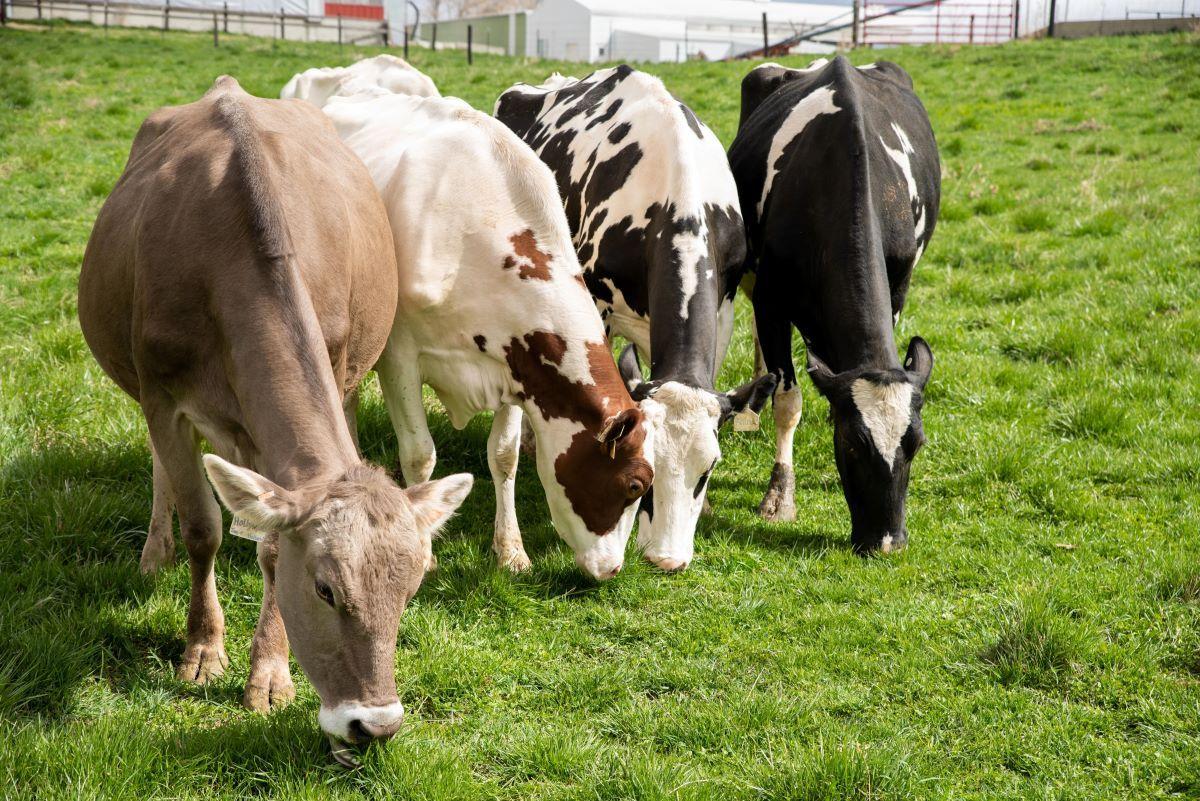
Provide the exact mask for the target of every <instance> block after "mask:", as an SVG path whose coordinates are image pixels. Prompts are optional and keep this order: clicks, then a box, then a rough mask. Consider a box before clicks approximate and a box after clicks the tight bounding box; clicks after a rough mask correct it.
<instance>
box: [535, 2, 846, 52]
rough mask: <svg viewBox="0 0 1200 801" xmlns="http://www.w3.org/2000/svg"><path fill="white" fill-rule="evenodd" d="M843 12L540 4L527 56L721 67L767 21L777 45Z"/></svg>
mask: <svg viewBox="0 0 1200 801" xmlns="http://www.w3.org/2000/svg"><path fill="white" fill-rule="evenodd" d="M848 11H849V9H848V7H847V6H846V5H833V4H828V5H826V4H816V3H780V2H769V1H768V0H655V2H652V3H647V2H640V1H639V0H540V2H539V3H538V4H537V6H536V7H535V8H534V9H533V11H532V13H531V14H530V18H529V21H528V36H529V37H530V46H529V52H531V53H534V54H536V55H539V56H543V57H545V58H556V59H565V60H568V61H588V62H594V61H616V60H619V61H684V60H687V59H689V58H707V59H719V58H724V57H726V56H730V55H736V54H738V53H741V52H744V51H747V50H751V49H754V48H761V47H762V43H763V15H764V14H765V15H766V20H767V35H768V38H769V39H770V40H771V41H772V42H775V41H778V40H781V39H785V38H787V37H789V36H793V35H795V34H797V33H801V32H803V31H805V30H810V29H812V28H815V27H817V26H820V25H823V24H824V23H826V22H827V21H829V20H830V19H833V18H837V17H842V16H845V15H847V13H848ZM805 49H812V50H814V51H820V50H823V49H824V50H829V49H832V48H831V47H830V46H828V45H810V46H809V47H807V48H805Z"/></svg>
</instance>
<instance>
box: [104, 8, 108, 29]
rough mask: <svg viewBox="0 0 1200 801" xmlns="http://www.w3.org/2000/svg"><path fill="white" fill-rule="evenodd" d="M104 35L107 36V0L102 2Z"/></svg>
mask: <svg viewBox="0 0 1200 801" xmlns="http://www.w3.org/2000/svg"><path fill="white" fill-rule="evenodd" d="M104 35H105V36H108V0H104Z"/></svg>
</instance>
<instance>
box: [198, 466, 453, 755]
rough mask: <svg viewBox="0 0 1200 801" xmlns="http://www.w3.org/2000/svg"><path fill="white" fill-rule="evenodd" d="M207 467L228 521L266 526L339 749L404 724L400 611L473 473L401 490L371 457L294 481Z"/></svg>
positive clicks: (287, 615) (279, 593)
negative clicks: (286, 484) (319, 478)
mask: <svg viewBox="0 0 1200 801" xmlns="http://www.w3.org/2000/svg"><path fill="white" fill-rule="evenodd" d="M204 466H205V469H206V470H207V472H208V477H209V480H210V481H211V482H212V485H213V487H215V488H216V490H217V494H218V495H219V496H220V497H221V501H222V502H223V503H224V504H225V505H226V506H227V507H228V508H229V510H230V512H232V513H233V515H234V518H235V524H237V525H243V526H246V527H248V528H249V529H251V530H253V531H257V532H259V533H260V534H261V535H262V536H263V541H262V543H261V544H260V545H259V553H260V557H263V556H264V553H269V552H270V551H271V550H272V549H276V553H277V558H276V560H275V597H276V599H277V601H278V604H279V612H280V614H281V615H282V616H283V623H284V628H285V629H286V631H287V637H288V641H289V642H290V643H291V647H292V651H293V652H294V653H295V655H296V661H297V662H299V663H300V667H301V668H303V670H304V672H305V674H306V675H307V676H308V678H309V680H310V681H311V682H312V684H313V687H315V688H316V690H317V694H318V695H319V696H320V697H321V711H320V715H319V716H318V719H319V720H320V723H321V729H322V730H323V731H324V732H325V734H326V735H327V736H328V737H329V740H330V742H331V744H332V745H333V751H334V755H335V756H336V757H337V758H338V760H339V761H341V762H344V763H346V762H349V761H352V757H350V756H349V754H348V753H347V751H346V749H347V747H348V746H350V745H358V744H363V743H366V742H369V741H370V740H373V739H386V738H387V737H390V736H391V735H393V734H395V733H396V731H397V730H398V729H399V728H400V724H401V721H402V720H403V717H404V707H403V706H402V705H401V703H400V699H399V698H398V697H397V695H396V676H395V664H396V659H395V657H396V633H397V629H398V628H399V625H400V615H401V613H402V612H403V611H404V608H405V606H407V604H408V602H409V600H410V599H411V598H412V597H413V595H414V594H415V593H416V591H417V588H418V587H420V586H421V579H422V578H423V577H424V575H425V570H426V568H427V567H428V566H429V563H430V561H431V557H432V550H431V542H432V538H433V535H434V534H435V533H436V532H437V531H438V529H439V528H441V526H442V525H443V524H444V523H445V522H446V520H447V519H449V517H450V515H451V514H453V512H454V510H455V509H457V508H458V506H459V504H461V503H462V502H463V500H464V499H465V498H466V497H467V493H468V492H470V490H471V482H472V478H471V476H470V475H469V474H466V473H463V474H460V475H454V476H449V477H447V478H443V479H439V480H437V481H429V482H426V483H424V484H418V485H417V486H415V487H412V488H410V489H401V488H400V487H398V486H396V484H395V483H394V482H393V481H392V480H391V479H390V478H388V476H387V475H386V474H385V473H384V472H383V471H382V470H381V469H379V468H378V467H374V466H371V465H367V464H358V465H356V466H354V467H351V468H350V469H349V470H348V471H347V472H346V473H345V474H344V475H343V476H341V477H340V478H337V479H335V480H333V481H328V482H320V483H317V484H314V485H312V486H305V487H300V488H297V489H292V490H289V489H284V488H283V487H280V486H279V485H277V484H275V483H274V482H272V481H270V480H268V479H266V478H264V477H263V476H260V475H259V474H258V473H255V472H254V471H252V470H247V469H245V468H242V467H237V466H236V465H233V464H230V463H229V462H226V461H225V460H223V459H221V458H219V457H217V456H213V455H211V454H210V455H206V456H205V457H204ZM269 561H270V560H269V559H264V562H265V563H269Z"/></svg>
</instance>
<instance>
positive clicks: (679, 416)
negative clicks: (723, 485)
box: [618, 345, 775, 571]
mask: <svg viewBox="0 0 1200 801" xmlns="http://www.w3.org/2000/svg"><path fill="white" fill-rule="evenodd" d="M618 366H619V368H620V370H621V378H622V379H623V380H624V381H625V385H626V386H627V387H628V388H629V394H630V395H631V396H632V397H633V399H634V400H636V401H638V402H639V404H640V405H641V407H642V409H643V410H644V411H645V412H646V413H647V414H648V415H650V416H651V417H653V418H655V419H657V420H661V421H662V422H661V423H659V424H658V425H657V427H656V439H655V442H654V487H653V488H652V489H651V490H650V492H648V493H646V497H645V499H644V500H643V501H642V509H641V515H640V520H639V522H638V549H639V550H641V552H642V555H643V556H645V557H646V559H647V560H649V561H650V562H652V563H653V564H655V565H657V566H658V567H660V568H662V569H663V570H667V571H675V570H682V569H684V568H685V567H687V565H688V562H690V561H691V560H692V554H693V550H694V543H695V538H696V522H697V520H698V519H699V518H700V511H701V509H702V508H703V507H704V494H705V492H706V491H707V490H708V477H709V475H710V474H711V473H712V470H713V468H714V467H716V466H717V462H719V461H720V460H721V445H720V443H719V442H718V441H717V431H718V430H719V429H720V427H721V425H722V424H723V423H725V422H726V421H727V420H729V419H730V418H732V417H733V416H734V415H735V414H737V413H738V412H740V411H742V410H744V409H752V410H753V411H755V412H758V411H760V410H761V409H762V407H763V404H765V403H766V402H767V399H768V398H770V397H771V393H772V392H774V391H775V377H774V376H763V377H762V378H758V379H755V380H754V381H751V382H749V383H747V384H743V385H742V386H740V387H738V388H737V389H734V390H731V391H729V392H713V391H711V390H708V389H700V388H698V387H692V386H688V385H686V384H682V383H680V382H678V381H663V382H657V381H643V380H642V370H641V367H640V366H639V364H638V357H637V348H636V347H635V346H633V345H628V346H626V347H625V349H624V350H623V351H622V352H621V358H620V360H619V362H618Z"/></svg>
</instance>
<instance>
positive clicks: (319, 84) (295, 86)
mask: <svg viewBox="0 0 1200 801" xmlns="http://www.w3.org/2000/svg"><path fill="white" fill-rule="evenodd" d="M370 88H377V89H379V90H381V91H384V92H391V93H393V94H398V95H418V96H420V97H439V96H440V95H441V93H440V92H438V90H437V87H436V86H435V85H434V83H433V80H432V79H430V77H429V76H428V75H426V74H425V73H423V72H421V71H420V70H418V69H417V68H416V67H414V66H412V65H411V64H409V63H408V62H407V61H405V60H404V59H402V58H397V57H396V56H391V55H388V54H387V53H382V54H380V55H378V56H372V57H371V58H364V59H361V60H359V61H356V62H354V63H353V64H351V65H350V66H349V67H313V68H312V69H308V70H305V71H304V72H298V73H296V74H295V75H293V76H292V79H291V80H290V81H288V82H287V83H286V84H285V85H284V87H283V89H282V90H280V92H279V96H280V97H281V98H283V99H284V100H289V99H293V98H294V99H298V100H307V101H308V102H309V103H312V104H313V105H314V106H316V107H317V108H320V107H321V106H324V105H325V104H326V103H327V102H329V98H331V97H341V96H346V95H353V94H358V93H360V92H363V91H366V90H368V89H370Z"/></svg>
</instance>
